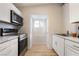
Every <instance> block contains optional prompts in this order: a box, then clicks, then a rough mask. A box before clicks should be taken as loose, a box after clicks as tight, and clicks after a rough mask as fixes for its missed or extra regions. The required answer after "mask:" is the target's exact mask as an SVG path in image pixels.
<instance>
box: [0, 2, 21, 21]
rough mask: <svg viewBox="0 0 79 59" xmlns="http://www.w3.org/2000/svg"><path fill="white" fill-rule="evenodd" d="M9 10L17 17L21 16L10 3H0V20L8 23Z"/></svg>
mask: <svg viewBox="0 0 79 59" xmlns="http://www.w3.org/2000/svg"><path fill="white" fill-rule="evenodd" d="M10 10H13V11H15V12H16V13H17V14H18V15H20V16H22V15H21V12H20V10H19V9H17V8H16V7H15V6H14V5H13V4H12V3H0V20H1V21H6V22H10Z"/></svg>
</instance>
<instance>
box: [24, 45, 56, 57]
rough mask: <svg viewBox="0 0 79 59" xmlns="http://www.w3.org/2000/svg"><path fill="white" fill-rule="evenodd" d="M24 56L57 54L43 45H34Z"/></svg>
mask: <svg viewBox="0 0 79 59" xmlns="http://www.w3.org/2000/svg"><path fill="white" fill-rule="evenodd" d="M25 56H57V54H56V53H55V52H54V51H53V50H50V49H48V48H47V47H46V46H45V45H41V44H35V45H33V46H32V48H31V49H29V50H28V51H27V52H26V53H25Z"/></svg>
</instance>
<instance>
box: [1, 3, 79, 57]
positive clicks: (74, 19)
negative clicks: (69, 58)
mask: <svg viewBox="0 0 79 59" xmlns="http://www.w3.org/2000/svg"><path fill="white" fill-rule="evenodd" d="M78 10H79V4H78V3H46V4H45V3H36V4H35V3H34V4H33V3H29V4H28V3H2V4H1V3H0V56H30V55H31V56H36V55H38V56H40V55H41V56H58V55H59V56H79V50H78V49H79V38H78V35H79V27H78V26H79V24H78V22H79V20H78V18H79V17H78V15H79V12H78ZM31 15H33V16H32V19H33V20H36V19H40V21H36V23H37V25H38V26H37V25H35V26H36V27H40V26H41V27H40V28H42V25H45V24H46V25H45V26H44V27H45V28H44V27H43V28H42V29H46V30H45V31H46V32H45V34H44V35H45V37H43V38H44V39H47V40H46V41H45V40H43V39H42V40H41V39H39V38H40V37H37V38H36V39H38V40H35V41H33V35H34V34H35V32H34V33H32V32H31V29H30V27H32V26H31V25H33V24H31V23H30V22H31V20H30V19H31ZM41 19H42V20H41ZM44 19H45V20H46V19H47V21H45V20H44ZM43 20H44V21H43ZM33 22H34V21H33ZM41 22H43V24H42V25H40V23H41ZM45 22H46V23H45ZM38 23H39V24H38ZM32 29H33V27H32ZM35 30H36V29H35ZM39 31H40V30H39ZM42 31H43V30H42ZM37 34H39V35H40V36H43V35H42V34H43V33H42V34H41V31H40V33H39V32H38V31H37V33H36V35H37ZM36 35H35V36H36ZM31 36H32V37H31ZM6 38H7V39H6ZM34 38H35V37H34ZM44 41H45V42H44ZM32 43H33V44H34V45H33V44H32ZM42 43H44V44H42ZM38 47H39V48H38ZM35 48H36V49H35ZM33 49H34V51H37V53H36V52H30V51H31V50H32V51H33ZM46 49H47V50H46ZM39 50H42V51H39ZM44 50H46V51H45V54H44ZM47 51H48V52H47ZM42 52H43V53H42ZM35 53H36V54H35Z"/></svg>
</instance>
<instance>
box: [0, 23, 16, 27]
mask: <svg viewBox="0 0 79 59" xmlns="http://www.w3.org/2000/svg"><path fill="white" fill-rule="evenodd" d="M0 28H17V26H14V25H11V24H7V23H2V22H0Z"/></svg>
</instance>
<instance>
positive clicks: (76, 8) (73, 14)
mask: <svg viewBox="0 0 79 59" xmlns="http://www.w3.org/2000/svg"><path fill="white" fill-rule="evenodd" d="M69 10H70V22H71V23H72V22H77V21H79V3H70V4H69Z"/></svg>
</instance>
